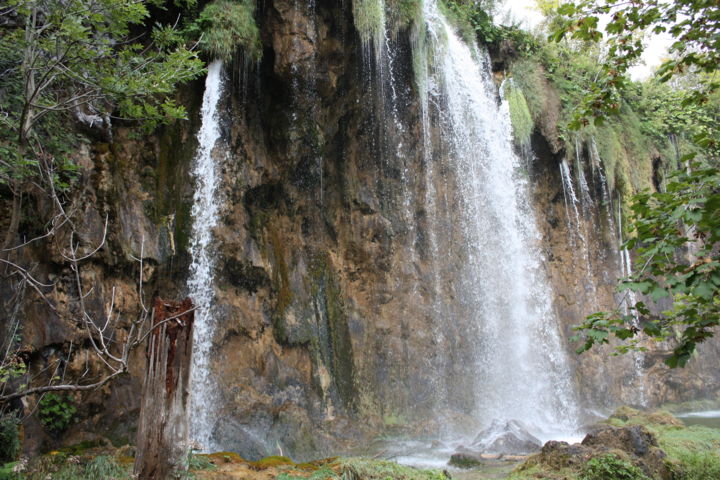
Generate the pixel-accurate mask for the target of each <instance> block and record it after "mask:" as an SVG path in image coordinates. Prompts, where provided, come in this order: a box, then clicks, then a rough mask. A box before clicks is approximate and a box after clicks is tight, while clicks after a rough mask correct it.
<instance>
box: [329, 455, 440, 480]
mask: <svg viewBox="0 0 720 480" xmlns="http://www.w3.org/2000/svg"><path fill="white" fill-rule="evenodd" d="M339 469H340V471H341V477H342V478H343V479H346V480H387V479H398V480H399V479H402V480H447V479H448V477H447V476H446V475H445V473H443V472H442V471H440V470H421V469H416V468H413V467H407V466H404V465H399V464H397V463H394V462H389V461H382V460H370V459H367V458H346V459H342V460H341V461H340V462H339Z"/></svg>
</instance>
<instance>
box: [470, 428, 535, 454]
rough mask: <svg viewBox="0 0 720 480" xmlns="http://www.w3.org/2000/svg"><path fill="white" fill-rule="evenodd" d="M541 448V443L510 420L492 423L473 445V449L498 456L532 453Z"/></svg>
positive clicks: (476, 438)
mask: <svg viewBox="0 0 720 480" xmlns="http://www.w3.org/2000/svg"><path fill="white" fill-rule="evenodd" d="M541 447H542V442H541V441H540V440H538V439H537V438H536V437H535V436H533V435H532V434H531V433H530V432H528V430H527V428H526V427H525V426H524V425H523V424H522V423H520V422H518V421H516V420H510V421H508V422H505V423H504V424H503V423H502V422H500V421H497V420H496V421H494V422H493V423H492V425H490V427H489V428H487V429H485V430H483V431H482V432H480V433H479V434H478V436H477V437H475V443H474V444H473V448H474V449H478V450H480V451H482V452H484V453H495V454H500V455H514V454H527V453H533V452H537V451H538V450H539V449H540V448H541Z"/></svg>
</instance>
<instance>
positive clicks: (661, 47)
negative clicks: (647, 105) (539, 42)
mask: <svg viewBox="0 0 720 480" xmlns="http://www.w3.org/2000/svg"><path fill="white" fill-rule="evenodd" d="M503 8H504V10H505V12H506V13H507V14H509V15H510V16H511V18H513V19H514V20H518V21H520V22H522V24H523V26H524V27H525V28H528V29H533V28H534V27H536V26H537V25H538V24H539V23H540V22H541V21H542V15H541V14H540V12H539V11H538V10H537V9H535V0H505V2H504V5H503ZM503 16H504V15H503V13H501V18H502V17H503ZM671 43H672V37H671V36H670V35H668V34H665V35H652V36H650V37H649V38H648V39H647V40H646V41H645V45H646V48H645V52H644V54H643V57H642V62H643V63H642V64H640V65H636V66H634V67H632V68H631V69H630V76H631V78H632V79H633V80H645V79H647V78H649V77H650V76H651V75H652V73H653V71H654V70H655V69H656V68H657V67H658V66H659V65H660V64H661V63H662V60H663V59H664V58H665V56H666V55H667V51H668V48H669V47H670V45H671Z"/></svg>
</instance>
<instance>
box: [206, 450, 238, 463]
mask: <svg viewBox="0 0 720 480" xmlns="http://www.w3.org/2000/svg"><path fill="white" fill-rule="evenodd" d="M196 456H198V457H207V458H208V459H210V460H211V461H213V462H215V463H243V462H245V459H244V458H242V457H241V456H240V455H238V454H237V453H235V452H215V453H211V454H209V455H196Z"/></svg>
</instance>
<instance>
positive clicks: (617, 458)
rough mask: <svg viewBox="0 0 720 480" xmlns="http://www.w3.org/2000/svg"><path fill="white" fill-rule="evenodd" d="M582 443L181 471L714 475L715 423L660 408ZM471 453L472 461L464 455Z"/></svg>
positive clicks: (197, 461)
mask: <svg viewBox="0 0 720 480" xmlns="http://www.w3.org/2000/svg"><path fill="white" fill-rule="evenodd" d="M588 430H589V433H588V434H587V435H586V437H585V438H584V439H583V441H582V442H581V443H577V444H572V445H570V444H568V443H566V442H557V441H550V442H547V443H545V445H543V446H542V447H541V448H540V450H539V451H538V452H537V453H534V454H530V455H524V456H518V455H515V454H498V453H495V454H478V455H477V456H475V457H473V456H472V455H468V458H469V460H468V461H466V462H465V463H462V462H455V464H456V465H462V466H463V467H465V468H459V467H458V466H448V468H447V469H445V470H421V469H415V468H412V467H407V466H402V465H398V464H397V463H394V462H391V461H386V460H378V459H370V458H328V459H324V460H318V461H313V462H306V463H295V462H293V461H292V460H291V459H289V458H287V457H283V456H271V457H266V458H264V459H262V460H259V461H248V460H245V459H243V458H241V457H240V456H239V455H237V454H236V453H232V452H219V453H214V454H211V455H193V456H192V457H191V459H190V472H189V474H188V477H187V478H195V479H203V480H226V479H227V480H231V479H257V480H274V479H278V480H302V479H310V480H339V479H342V480H389V479H391V480H447V479H450V478H454V479H459V480H488V479H508V480H527V479H549V480H612V479H623V480H705V479H707V480H711V479H713V480H714V479H717V478H720V429H716V428H707V427H702V426H691V427H686V426H685V425H684V424H683V423H682V422H681V421H680V420H678V419H677V418H676V417H674V416H673V415H672V414H670V413H668V412H666V411H651V412H641V411H639V410H635V409H632V408H630V407H621V408H619V409H618V410H617V411H616V412H615V413H614V414H613V415H612V416H610V417H609V418H608V419H607V420H605V421H603V422H600V423H598V424H595V425H592V426H590V427H589V428H588ZM133 456H134V448H133V447H131V446H125V447H122V448H115V447H111V446H109V445H104V444H102V443H101V442H94V443H93V442H86V443H84V444H79V445H76V446H74V447H71V448H66V449H63V450H56V451H51V452H49V453H47V454H45V455H42V456H40V457H37V458H34V459H32V460H30V461H28V460H21V461H19V462H13V463H11V464H7V465H5V466H4V467H0V480H2V479H14V480H21V479H28V480H35V479H38V480H39V479H43V480H45V479H63V480H64V479H67V480H70V479H72V480H84V479H115V480H124V479H130V478H132V477H131V475H130V471H131V469H132V464H133V461H134V459H133ZM470 460H471V461H470Z"/></svg>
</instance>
